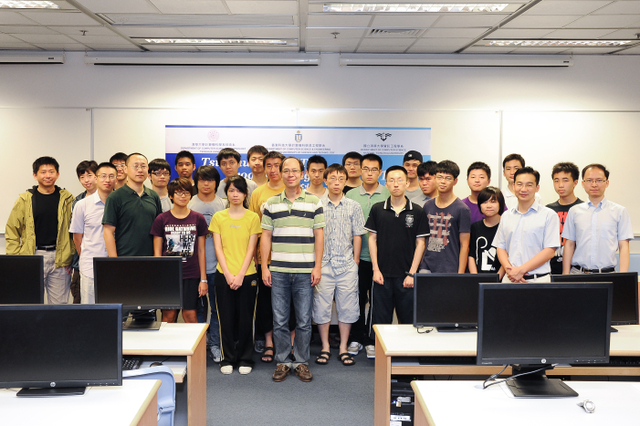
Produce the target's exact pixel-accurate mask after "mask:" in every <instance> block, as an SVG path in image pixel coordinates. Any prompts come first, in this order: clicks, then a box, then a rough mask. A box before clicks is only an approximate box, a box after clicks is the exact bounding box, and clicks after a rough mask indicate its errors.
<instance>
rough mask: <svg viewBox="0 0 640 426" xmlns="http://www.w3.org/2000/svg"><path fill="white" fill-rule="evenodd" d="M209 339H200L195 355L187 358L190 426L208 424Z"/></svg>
mask: <svg viewBox="0 0 640 426" xmlns="http://www.w3.org/2000/svg"><path fill="white" fill-rule="evenodd" d="M206 342H207V339H206V337H203V338H202V339H200V342H199V343H198V346H196V350H195V352H194V353H193V355H191V356H188V357H187V398H188V404H187V406H188V416H189V426H200V425H206V424H207V343H206Z"/></svg>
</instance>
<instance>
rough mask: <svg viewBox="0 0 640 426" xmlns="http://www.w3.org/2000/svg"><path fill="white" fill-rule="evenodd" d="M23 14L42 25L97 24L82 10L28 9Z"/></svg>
mask: <svg viewBox="0 0 640 426" xmlns="http://www.w3.org/2000/svg"><path fill="white" fill-rule="evenodd" d="M21 13H22V15H24V16H26V17H27V18H29V19H31V20H33V21H35V22H37V23H38V24H42V25H95V24H96V21H94V20H93V19H91V18H89V17H88V16H87V15H85V14H84V13H81V12H48V11H47V12H43V11H26V12H21Z"/></svg>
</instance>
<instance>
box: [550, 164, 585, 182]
mask: <svg viewBox="0 0 640 426" xmlns="http://www.w3.org/2000/svg"><path fill="white" fill-rule="evenodd" d="M562 172H564V173H570V174H571V179H572V180H574V181H575V180H578V179H579V178H580V169H578V166H576V165H575V164H574V163H571V162H564V163H557V164H556V165H555V166H553V169H551V179H553V177H554V176H555V175H556V173H562Z"/></svg>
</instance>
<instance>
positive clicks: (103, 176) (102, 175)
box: [98, 173, 116, 180]
mask: <svg viewBox="0 0 640 426" xmlns="http://www.w3.org/2000/svg"><path fill="white" fill-rule="evenodd" d="M115 178H116V175H107V174H104V173H103V174H101V175H98V179H101V180H107V179H109V180H111V179H115Z"/></svg>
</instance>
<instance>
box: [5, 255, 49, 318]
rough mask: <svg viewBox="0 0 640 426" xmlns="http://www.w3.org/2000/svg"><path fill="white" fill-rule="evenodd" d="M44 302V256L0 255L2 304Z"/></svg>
mask: <svg viewBox="0 0 640 426" xmlns="http://www.w3.org/2000/svg"><path fill="white" fill-rule="evenodd" d="M42 303H44V267H43V260H42V256H28V255H24V256H23V255H19V256H14V255H7V254H4V255H0V304H7V305H13V304H24V305H26V304H42Z"/></svg>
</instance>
